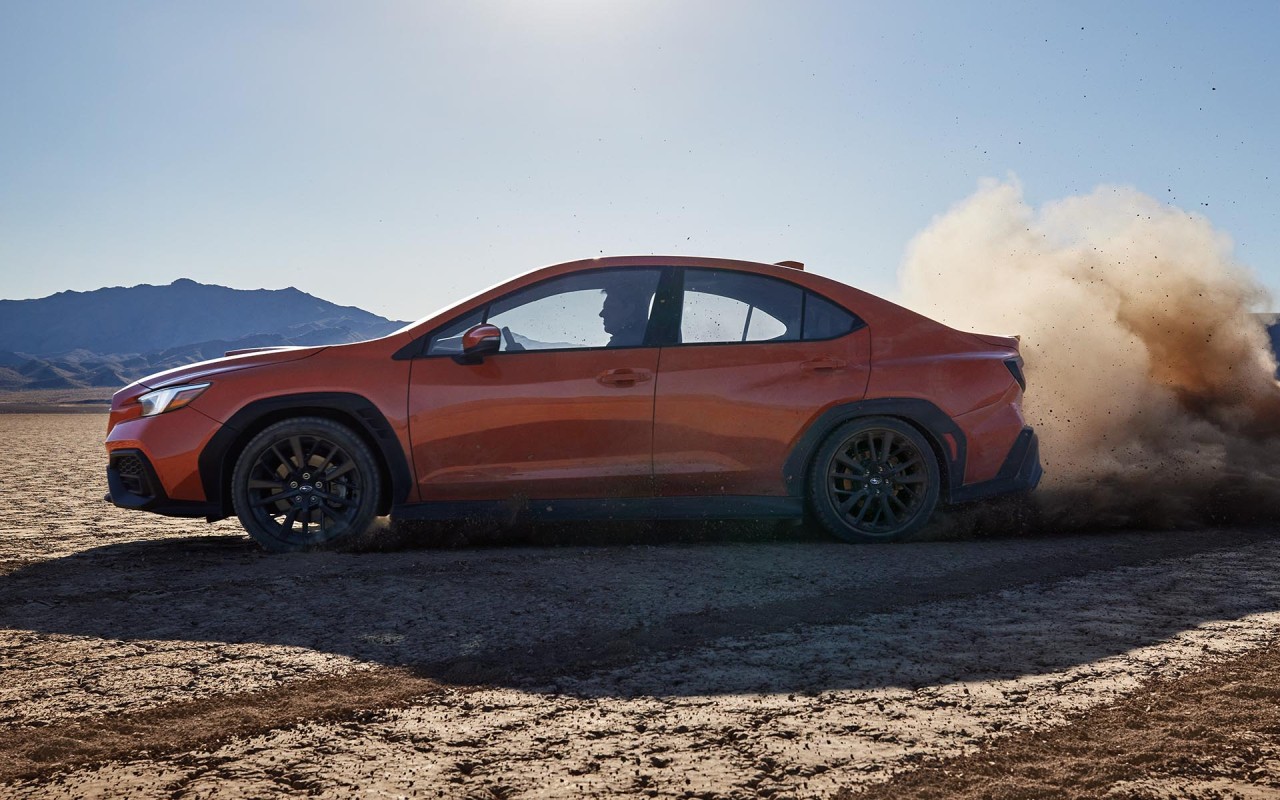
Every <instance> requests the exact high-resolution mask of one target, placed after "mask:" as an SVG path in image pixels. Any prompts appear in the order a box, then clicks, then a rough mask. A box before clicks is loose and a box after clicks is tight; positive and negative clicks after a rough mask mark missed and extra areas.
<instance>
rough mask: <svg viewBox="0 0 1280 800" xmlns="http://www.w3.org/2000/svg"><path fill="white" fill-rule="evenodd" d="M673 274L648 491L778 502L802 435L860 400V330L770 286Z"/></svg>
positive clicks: (843, 312)
mask: <svg viewBox="0 0 1280 800" xmlns="http://www.w3.org/2000/svg"><path fill="white" fill-rule="evenodd" d="M682 276H683V291H682V293H681V295H680V300H679V303H678V305H679V308H680V321H679V326H678V327H679V333H678V335H676V336H674V337H673V338H674V339H675V343H673V344H670V345H669V346H666V347H664V348H663V349H662V358H661V363H660V368H659V374H658V390H657V394H656V397H655V405H654V454H653V461H654V466H653V468H654V480H655V490H656V492H657V494H658V495H659V496H685V495H705V494H712V495H730V496H732V495H755V496H760V495H783V494H786V483H785V481H784V478H783V464H784V462H785V460H786V458H787V456H788V455H789V453H790V450H791V447H792V446H793V445H794V444H795V442H796V441H797V439H798V438H799V436H800V435H801V433H802V432H803V429H804V427H805V425H806V424H807V423H808V422H809V421H810V420H812V419H813V418H814V417H815V416H816V415H817V414H818V413H819V412H821V411H822V410H823V409H824V408H826V407H829V406H831V405H834V404H836V403H840V402H850V401H855V400H859V399H861V398H862V397H863V395H864V394H865V393H866V386H867V377H868V370H869V360H870V336H869V335H868V332H867V329H866V326H865V325H864V324H863V323H862V321H861V320H859V319H858V318H857V316H856V315H854V314H853V313H851V312H850V311H849V310H847V309H844V308H841V307H840V306H838V305H837V304H835V303H833V302H831V301H830V300H828V299H827V298H824V297H822V296H821V295H819V294H817V293H815V292H812V291H810V290H806V289H804V288H802V287H800V286H797V285H796V284H793V283H790V282H788V281H783V280H780V279H778V278H773V277H770V276H766V275H759V274H754V273H749V272H741V271H737V270H720V269H696V268H687V269H684V270H683V271H682Z"/></svg>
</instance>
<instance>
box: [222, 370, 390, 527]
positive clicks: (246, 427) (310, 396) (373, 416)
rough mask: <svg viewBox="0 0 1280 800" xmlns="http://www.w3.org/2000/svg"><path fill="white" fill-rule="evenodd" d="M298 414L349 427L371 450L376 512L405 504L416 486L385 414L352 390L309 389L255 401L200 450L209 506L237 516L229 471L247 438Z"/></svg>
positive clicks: (236, 414)
mask: <svg viewBox="0 0 1280 800" xmlns="http://www.w3.org/2000/svg"><path fill="white" fill-rule="evenodd" d="M295 417H322V418H324V419H330V420H333V421H334V422H338V423H341V424H343V425H346V426H347V427H349V428H351V430H352V431H354V432H355V433H356V434H357V435H358V436H360V438H362V439H363V440H364V442H365V444H367V445H368V446H369V449H370V450H371V451H373V453H374V455H375V456H376V460H377V463H378V469H379V471H380V472H381V477H382V492H381V494H380V495H379V497H378V513H379V514H386V513H388V512H389V511H390V510H391V507H392V506H393V505H395V504H398V503H403V502H404V501H405V499H406V498H407V497H408V495H409V491H410V488H411V487H412V485H413V478H412V474H411V473H410V471H409V464H408V461H407V460H406V459H405V455H404V449H403V448H402V447H401V446H400V441H399V439H398V438H397V437H396V434H395V430H394V429H393V428H392V427H391V423H389V422H388V421H387V418H386V415H384V414H383V413H382V411H381V410H379V408H378V407H377V406H376V405H375V404H374V403H373V402H372V401H370V400H369V399H368V398H366V397H363V396H361V395H358V394H354V393H349V392H306V393H300V394H288V395H279V396H277V397H268V398H264V399H261V400H255V401H253V402H252V403H249V404H248V405H246V406H244V407H243V408H241V409H240V410H239V411H237V412H236V413H235V414H233V415H231V418H230V419H228V420H227V421H226V422H225V423H224V424H223V426H222V427H221V428H219V429H218V432H217V433H215V434H214V436H213V438H212V439H210V441H209V444H208V445H206V446H205V448H204V450H202V451H201V453H200V458H199V470H200V483H201V485H202V486H203V488H204V493H205V497H206V498H207V499H208V501H209V505H210V507H211V508H214V509H217V510H218V512H219V514H220V516H213V515H210V517H209V519H210V520H213V519H224V518H226V517H230V516H233V515H234V514H235V510H234V509H233V507H232V503H231V492H230V491H229V490H228V489H229V487H230V485H231V473H232V471H233V470H234V469H235V464H236V459H237V458H238V457H239V455H240V453H241V452H242V451H243V450H244V448H245V446H247V445H248V444H249V441H250V440H251V439H253V437H254V436H257V435H258V433H260V432H261V431H262V430H264V429H265V428H266V427H267V426H269V425H272V424H274V423H276V422H280V421H281V420H285V419H293V418H295Z"/></svg>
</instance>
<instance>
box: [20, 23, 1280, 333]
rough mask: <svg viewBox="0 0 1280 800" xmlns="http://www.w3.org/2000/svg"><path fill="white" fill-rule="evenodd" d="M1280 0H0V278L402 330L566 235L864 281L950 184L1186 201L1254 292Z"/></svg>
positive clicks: (589, 244) (1269, 251) (1266, 246)
mask: <svg viewBox="0 0 1280 800" xmlns="http://www.w3.org/2000/svg"><path fill="white" fill-rule="evenodd" d="M1277 30H1280V2H1274V0H1271V1H1269V2H1259V3H1250V2H1243V0H1241V1H1238V2H1231V3H1204V2H1186V3H1182V2H1138V1H1136V0H1131V1H1126V2H1117V0H1108V1H1107V2H1081V1H1079V0H1075V1H1073V2H1061V3H1055V2H1028V1H1026V0H1021V1H1019V2H1007V3H1006V2H964V3H957V2H954V0H951V1H950V2H910V1H907V2H898V1H895V2H892V3H889V2H865V3H864V2H852V1H847V2H805V1H803V0H790V1H788V2H782V1H779V2H754V1H753V0H741V1H739V2H697V1H695V0H680V1H678V2H664V1H663V0H646V1H645V2H640V1H639V0H636V1H634V2H632V1H629V0H617V2H587V0H543V1H541V2H540V1H539V0H524V1H523V2H496V1H493V2H486V1H484V0H469V1H468V2H425V1H424V2H375V1H374V0H362V2H359V3H350V2H324V1H322V0H306V2H293V1H291V0H275V1H274V2H270V3H261V2H243V3H241V2H229V1H220V2H217V3H207V2H206V3H194V2H180V1H179V2H174V1H172V0H166V2H88V0H80V2H59V0H39V2H36V1H35V0H0V298H10V299H20V298H29V297H41V296H45V295H49V294H52V293H55V292H58V291H62V290H66V289H75V290H88V289H94V288H98V287H101V286H117V285H126V286H128V285H134V284H139V283H159V284H163V283H169V282H171V281H173V280H175V279H177V278H180V277H187V278H192V279H195V280H198V281H201V282H205V283H218V284H222V285H228V286H235V287H239V288H262V287H266V288H279V287H285V286H296V287H298V288H299V289H302V290H304V291H307V292H310V293H311V294H314V295H317V296H319V297H323V298H325V299H328V300H332V301H335V302H340V303H343V304H350V305H357V306H360V307H362V308H365V309H368V310H370V311H373V312H375V313H379V314H382V315H384V316H388V317H391V318H395V319H406V320H407V319H415V318H418V317H422V316H424V315H426V314H428V313H430V312H432V311H434V310H435V309H437V308H440V307H442V306H444V305H447V304H449V303H451V302H453V301H454V300H457V299H459V298H461V297H462V296H464V295H468V294H471V293H473V292H475V291H477V290H480V289H482V288H485V287H487V286H489V285H492V284H494V283H497V282H500V281H502V280H505V279H506V278H508V277H510V276H513V275H515V274H518V273H521V272H524V271H527V270H529V269H532V268H534V267H538V266H543V265H546V264H552V263H557V262H561V261H569V260H573V259H578V258H585V257H592V256H597V255H604V254H609V255H622V254H637V253H639V254H645V253H656V254H681V255H704V256H719V257H730V258H744V259H748V260H754V261H766V262H774V261H780V260H783V259H795V260H799V261H804V262H805V263H806V264H807V265H808V268H809V269H811V270H813V271H816V272H819V273H822V274H824V275H828V276H830V277H833V278H836V279H838V280H842V281H845V282H847V283H851V284H853V285H856V286H859V287H860V288H863V289H866V290H868V291H871V292H875V293H877V294H881V295H884V296H888V297H890V298H893V297H894V296H895V295H896V293H897V291H898V290H897V285H898V282H897V271H898V267H899V264H900V263H901V261H902V259H903V255H904V251H905V249H906V247H907V244H908V243H909V242H910V240H911V238H912V237H913V236H914V235H915V234H916V233H917V232H919V231H920V230H922V229H923V228H925V227H926V226H928V224H929V223H930V221H931V220H932V219H934V218H935V217H936V216H938V215H940V214H942V213H944V212H945V211H946V210H947V209H948V208H950V207H952V206H953V205H955V204H956V203H958V202H960V201H962V200H963V199H964V198H965V197H967V196H968V195H970V194H971V193H972V192H973V191H974V190H975V189H976V188H977V186H978V185H979V182H980V181H981V180H982V179H984V178H997V179H1006V178H1008V177H1010V176H1016V178H1017V180H1018V181H1020V183H1021V185H1022V187H1023V190H1024V192H1025V194H1026V197H1027V199H1028V200H1029V201H1030V202H1032V203H1033V204H1041V203H1045V202H1048V201H1052V200H1056V199H1060V198H1063V197H1066V196H1069V195H1074V194H1081V193H1085V192H1088V191H1090V190H1091V189H1093V188H1094V187H1095V186H1097V185H1099V184H1118V185H1124V186H1132V187H1135V188H1137V189H1139V190H1140V191H1143V192H1146V193H1148V194H1150V195H1152V196H1154V197H1157V198H1159V199H1161V200H1162V201H1166V202H1170V203H1173V204H1175V205H1178V206H1180V207H1182V208H1184V209H1187V210H1189V211H1195V212H1197V213H1201V214H1204V215H1206V216H1207V217H1208V218H1209V219H1210V220H1212V222H1213V223H1214V224H1215V225H1216V226H1217V227H1219V228H1220V229H1222V230H1223V231H1225V232H1227V233H1228V234H1229V235H1230V236H1231V237H1232V239H1233V241H1234V243H1235V256H1236V258H1237V259H1238V260H1239V261H1240V262H1242V263H1244V264H1245V265H1247V266H1249V267H1252V268H1253V269H1254V270H1255V271H1256V272H1257V274H1258V276H1259V278H1260V280H1261V281H1262V283H1263V284H1264V285H1266V286H1267V287H1268V288H1270V289H1271V290H1272V292H1273V293H1274V294H1275V295H1276V297H1277V298H1280V191H1278V189H1280V156H1278V155H1277V154H1278V153H1280V147H1277V145H1276V143H1275V141H1276V132H1277V130H1280V125H1277V123H1278V122H1280V55H1278V54H1280V48H1277V47H1276V45H1275V35H1276V31H1277Z"/></svg>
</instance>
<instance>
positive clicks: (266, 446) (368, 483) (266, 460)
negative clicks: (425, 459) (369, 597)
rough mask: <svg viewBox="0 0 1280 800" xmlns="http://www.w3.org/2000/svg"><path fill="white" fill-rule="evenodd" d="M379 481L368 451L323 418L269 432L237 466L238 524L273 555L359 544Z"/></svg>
mask: <svg viewBox="0 0 1280 800" xmlns="http://www.w3.org/2000/svg"><path fill="white" fill-rule="evenodd" d="M380 491H381V476H380V474H379V472H378V465H377V462H376V461H375V460H374V456H373V453H372V452H370V450H369V447H368V445H366V444H365V443H364V440H363V439H361V438H360V436H359V435H357V434H356V433H355V432H354V431H352V430H351V429H350V428H348V427H346V426H345V425H342V424H340V423H337V422H334V421H333V420H330V419H324V418H322V417H298V418H296V419H287V420H282V421H281V422H277V423H275V424H273V425H270V426H268V427H267V428H266V429H264V430H263V431H262V432H261V433H259V434H258V435H257V436H255V437H253V439H252V440H251V441H250V442H249V444H248V446H246V447H245V449H244V450H243V451H242V452H241V453H240V457H239V458H238V459H236V466H235V470H234V472H233V473H232V475H231V498H232V503H233V504H234V506H235V510H236V516H238V517H239V518H240V523H241V524H242V525H244V528H245V530H246V531H248V532H249V535H250V536H252V537H253V538H254V540H255V541H257V542H258V543H259V544H260V545H262V546H263V548H265V549H267V550H270V551H272V552H276V553H287V552H298V551H303V550H321V549H327V548H334V547H341V546H344V545H347V544H350V543H352V542H354V541H355V540H356V539H358V538H359V537H360V536H361V535H362V534H363V533H364V532H365V531H366V530H368V528H369V526H370V525H371V524H372V523H373V518H374V516H376V514H377V510H378V495H379V492H380Z"/></svg>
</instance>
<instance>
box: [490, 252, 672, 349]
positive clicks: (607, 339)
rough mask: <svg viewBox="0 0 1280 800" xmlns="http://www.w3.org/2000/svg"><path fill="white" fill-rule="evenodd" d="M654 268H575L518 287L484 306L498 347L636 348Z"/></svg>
mask: <svg viewBox="0 0 1280 800" xmlns="http://www.w3.org/2000/svg"><path fill="white" fill-rule="evenodd" d="M660 274H661V270H660V269H649V268H639V269H610V270H594V271H591V272H579V273H575V274H573V275H565V276H564V277H561V278H553V279H551V280H549V281H545V282H543V283H539V284H536V285H534V286H530V287H528V288H526V289H521V290H520V291H518V292H515V293H514V294H510V295H507V296H506V297H504V298H502V299H501V300H496V301H494V302H493V303H492V304H490V306H489V314H488V319H486V320H485V322H487V323H489V324H490V325H496V326H497V327H498V328H500V329H501V330H502V351H503V352H507V351H517V350H564V349H570V348H580V347H639V346H640V345H643V344H644V336H645V330H646V329H647V328H648V325H649V313H650V310H651V309H652V307H653V298H654V295H655V294H656V293H657V291H658V278H659V276H660Z"/></svg>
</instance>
